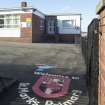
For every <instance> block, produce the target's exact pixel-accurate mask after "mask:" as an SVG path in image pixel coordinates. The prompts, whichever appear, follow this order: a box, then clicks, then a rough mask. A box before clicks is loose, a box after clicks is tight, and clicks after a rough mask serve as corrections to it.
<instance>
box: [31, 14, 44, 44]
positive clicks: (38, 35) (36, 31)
mask: <svg viewBox="0 0 105 105" xmlns="http://www.w3.org/2000/svg"><path fill="white" fill-rule="evenodd" d="M32 17H33V21H32V22H33V23H32V27H33V28H32V41H33V42H41V41H42V40H43V35H44V31H45V30H41V28H40V21H41V20H43V21H44V19H42V18H40V17H39V16H36V15H35V14H33V15H32Z"/></svg>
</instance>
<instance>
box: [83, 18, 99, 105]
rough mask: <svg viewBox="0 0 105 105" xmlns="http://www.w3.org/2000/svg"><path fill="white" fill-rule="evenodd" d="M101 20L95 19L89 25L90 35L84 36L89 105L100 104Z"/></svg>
mask: <svg viewBox="0 0 105 105" xmlns="http://www.w3.org/2000/svg"><path fill="white" fill-rule="evenodd" d="M98 30H99V20H98V19H93V21H92V22H91V23H90V25H89V26H88V35H87V37H85V38H82V52H83V55H84V58H85V62H86V66H87V84H88V89H89V98H90V99H89V100H90V102H89V105H97V104H98V101H97V100H98V71H99V54H98V53H99V34H98V33H99V32H98Z"/></svg>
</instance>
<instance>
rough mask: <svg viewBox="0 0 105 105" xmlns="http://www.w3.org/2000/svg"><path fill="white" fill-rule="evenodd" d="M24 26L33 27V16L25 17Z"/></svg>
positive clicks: (22, 24)
mask: <svg viewBox="0 0 105 105" xmlns="http://www.w3.org/2000/svg"><path fill="white" fill-rule="evenodd" d="M21 27H22V28H31V27H32V18H25V19H22V21H21Z"/></svg>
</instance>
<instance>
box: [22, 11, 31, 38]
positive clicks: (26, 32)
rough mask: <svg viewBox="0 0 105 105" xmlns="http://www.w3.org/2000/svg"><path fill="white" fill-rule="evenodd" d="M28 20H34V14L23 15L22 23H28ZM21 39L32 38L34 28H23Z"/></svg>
mask: <svg viewBox="0 0 105 105" xmlns="http://www.w3.org/2000/svg"><path fill="white" fill-rule="evenodd" d="M27 18H31V19H32V13H29V14H21V22H26V21H27ZM21 37H22V38H25V37H28V38H29V37H32V27H29V28H28V27H21Z"/></svg>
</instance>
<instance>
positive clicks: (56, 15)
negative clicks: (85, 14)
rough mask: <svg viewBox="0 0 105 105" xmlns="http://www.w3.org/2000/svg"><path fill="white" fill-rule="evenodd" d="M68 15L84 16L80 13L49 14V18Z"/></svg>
mask: <svg viewBox="0 0 105 105" xmlns="http://www.w3.org/2000/svg"><path fill="white" fill-rule="evenodd" d="M68 15H82V14H80V13H52V14H48V16H68Z"/></svg>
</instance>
